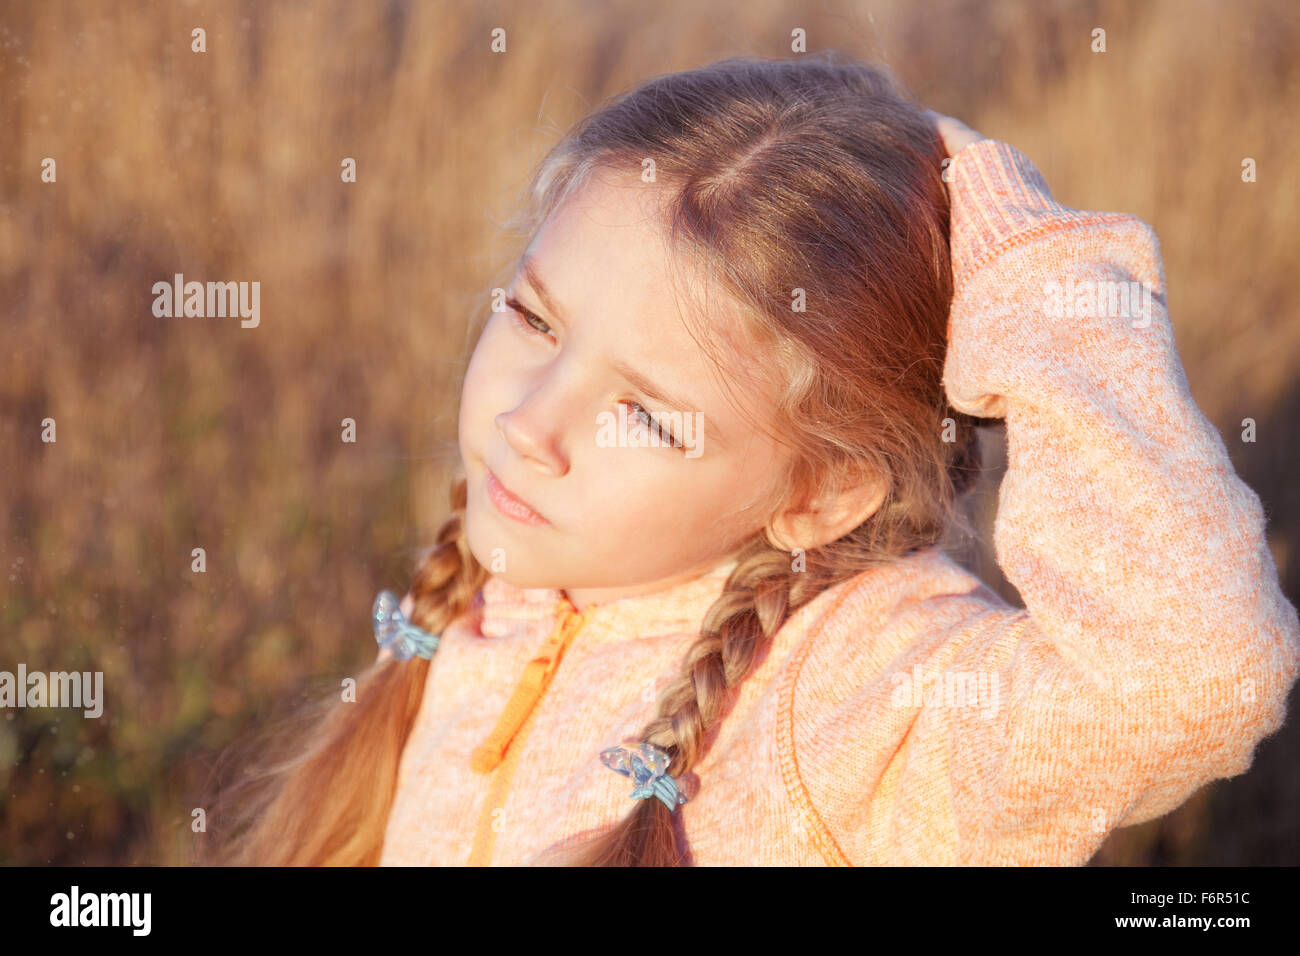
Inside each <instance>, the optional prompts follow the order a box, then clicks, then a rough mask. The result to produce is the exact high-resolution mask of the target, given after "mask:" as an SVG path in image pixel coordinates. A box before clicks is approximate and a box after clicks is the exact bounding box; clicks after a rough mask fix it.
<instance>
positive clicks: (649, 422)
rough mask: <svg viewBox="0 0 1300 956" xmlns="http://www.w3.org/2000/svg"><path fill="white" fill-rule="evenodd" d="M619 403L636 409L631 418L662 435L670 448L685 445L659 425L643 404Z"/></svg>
mask: <svg viewBox="0 0 1300 956" xmlns="http://www.w3.org/2000/svg"><path fill="white" fill-rule="evenodd" d="M621 404H623V405H626V406H627V407H628V408H631V409H636V411H633V413H632V418H633V420H634V421H637V422H640V423H641V424H643V425H645V427H646V428H649V429H650V430H651V431H652V432H656V433H658V434H659V435H660V436H662V440H663V442H664V443H665V444H667V445H669V446H670V447H672V448H683V447H685V446H683V445H682V443H681V442H679V441H678V440H677V436H675V435H674V434H673V433H672V432H670V431H668V429H666V428H664V427H663V426H662V425H660V424H659V422H658V421H656V420H655V417H654V416H653V415H651V414H650V413H649V412H648V411H646V410H645V407H644V406H642V405H639V404H638V403H636V402H622V403H621Z"/></svg>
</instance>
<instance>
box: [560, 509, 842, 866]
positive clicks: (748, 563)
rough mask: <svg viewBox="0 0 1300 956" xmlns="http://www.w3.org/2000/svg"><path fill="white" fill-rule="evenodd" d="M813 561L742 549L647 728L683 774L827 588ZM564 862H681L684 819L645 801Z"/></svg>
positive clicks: (646, 735)
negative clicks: (797, 568) (798, 565)
mask: <svg viewBox="0 0 1300 956" xmlns="http://www.w3.org/2000/svg"><path fill="white" fill-rule="evenodd" d="M822 578H823V575H822V574H820V573H819V572H818V571H817V570H816V569H814V568H812V567H810V568H809V570H807V571H804V572H793V571H791V569H790V556H789V554H787V553H786V552H785V551H780V550H777V549H776V548H774V547H772V546H771V545H770V544H768V543H767V541H766V540H765V539H764V537H763V536H762V535H759V536H758V537H756V538H755V539H754V540H753V541H752V542H751V543H750V544H749V545H748V546H747V547H746V548H745V549H744V551H742V553H741V556H740V559H739V561H738V563H737V565H736V568H735V569H734V570H733V571H732V572H731V576H730V577H728V579H727V584H726V587H725V589H724V590H723V592H722V593H721V594H720V595H719V596H718V599H717V600H716V601H715V602H714V603H713V605H712V606H711V607H710V608H709V611H708V613H707V614H706V615H705V617H704V621H703V623H702V625H701V633H700V636H699V638H698V639H697V640H696V641H695V643H694V644H692V645H691V647H690V649H689V650H688V651H687V653H686V657H685V661H684V662H683V665H682V673H681V674H680V676H678V678H677V679H676V680H675V681H673V682H672V683H671V684H669V685H668V687H667V688H665V689H664V691H663V693H662V694H661V695H660V698H659V713H658V714H657V715H656V717H655V718H654V719H653V720H651V721H650V723H649V724H648V725H646V727H645V728H644V729H643V731H642V733H641V738H640V739H642V740H647V741H649V742H650V743H653V744H655V745H656V746H658V747H661V748H662V749H663V750H664V751H666V752H667V753H668V754H669V755H670V757H671V761H670V763H669V766H668V773H670V774H672V775H673V776H674V777H678V778H679V779H680V778H681V777H682V776H683V775H684V774H686V773H689V772H690V770H691V768H692V767H694V766H695V764H696V763H697V762H698V761H699V759H700V757H701V756H702V753H703V743H704V739H705V737H706V736H707V735H708V733H709V731H710V730H711V729H712V728H713V726H714V724H716V723H717V721H718V718H719V716H720V715H721V713H722V711H723V708H724V705H725V704H726V699H727V696H728V694H729V693H730V692H731V691H733V690H734V689H735V688H736V687H737V686H738V685H739V684H740V683H741V682H742V681H744V680H745V678H746V677H748V676H749V674H750V672H751V671H752V670H753V668H754V664H755V662H756V661H757V660H758V659H759V657H760V656H761V654H762V652H763V651H764V650H766V649H767V647H768V646H769V644H770V643H771V641H772V639H773V637H775V635H776V633H777V632H778V631H779V630H780V629H781V627H782V625H784V624H785V621H786V619H787V618H788V617H789V615H790V614H791V613H792V611H793V610H794V609H796V608H798V607H799V606H801V605H802V604H803V603H804V602H805V601H807V600H809V599H811V597H813V596H814V595H816V594H817V593H819V592H820V591H822V590H823V589H824V588H825V587H826V586H827V583H828V582H827V581H826V580H823V579H822ZM559 852H560V855H561V857H562V858H563V859H562V860H561V861H560V862H556V859H555V858H554V857H552V856H550V855H549V854H548V855H547V856H545V857H543V858H539V859H538V860H535V861H534V862H535V863H539V864H542V865H568V866H680V865H682V864H684V863H689V862H690V858H689V850H688V849H687V848H686V847H685V840H684V838H683V835H682V833H681V831H680V819H679V818H678V816H677V815H676V814H674V813H673V812H672V811H670V810H669V809H668V808H667V807H665V806H664V805H663V803H661V802H660V801H658V800H640V801H637V806H636V807H634V808H633V809H632V811H631V812H630V813H629V814H628V815H627V817H625V818H624V819H623V821H621V822H620V823H619V824H618V825H617V826H615V827H614V828H613V829H612V830H610V831H609V832H607V833H605V834H602V835H601V836H598V837H596V838H595V839H594V840H591V841H590V842H587V843H583V844H581V845H579V846H578V847H577V849H576V851H575V850H574V849H573V848H572V847H571V846H567V845H566V846H565V847H564V848H563V849H561V850H560V851H559Z"/></svg>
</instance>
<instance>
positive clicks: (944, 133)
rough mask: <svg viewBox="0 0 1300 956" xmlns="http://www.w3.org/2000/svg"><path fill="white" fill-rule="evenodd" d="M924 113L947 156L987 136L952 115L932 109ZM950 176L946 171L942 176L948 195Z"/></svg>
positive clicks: (950, 192)
mask: <svg viewBox="0 0 1300 956" xmlns="http://www.w3.org/2000/svg"><path fill="white" fill-rule="evenodd" d="M925 115H926V116H928V117H929V118H930V120H931V122H933V123H934V125H935V127H936V128H937V129H938V130H939V136H940V137H941V138H942V139H943V148H944V149H945V150H947V152H948V155H949V156H956V155H957V154H958V153H959V152H961V150H962V148H963V147H965V146H969V145H970V144H971V143H978V142H979V141H980V140H982V139H987V138H988V137H987V136H984V135H983V134H981V133H978V132H976V131H975V130H973V129H971V128H970V127H969V126H967V125H966V124H965V123H963V122H962V121H961V120H959V119H955V118H954V117H951V116H944V115H943V114H942V113H936V112H935V111H934V110H926V111H925ZM951 176H952V173H951V172H948V173H945V175H944V177H943V184H944V188H946V189H947V190H948V195H949V197H951V196H952V185H951V183H950V182H949V179H950V178H951Z"/></svg>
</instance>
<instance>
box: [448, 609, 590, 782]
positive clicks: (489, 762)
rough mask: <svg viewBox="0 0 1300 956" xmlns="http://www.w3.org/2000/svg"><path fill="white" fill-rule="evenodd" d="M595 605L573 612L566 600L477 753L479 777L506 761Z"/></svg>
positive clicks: (473, 764)
mask: <svg viewBox="0 0 1300 956" xmlns="http://www.w3.org/2000/svg"><path fill="white" fill-rule="evenodd" d="M594 608H595V605H594V604H588V605H587V606H586V607H585V608H583V610H582V611H577V610H576V609H574V607H573V604H572V602H570V601H568V600H567V599H566V600H565V602H564V604H563V605H561V612H562V616H561V619H560V622H559V624H558V625H557V626H556V628H555V630H554V631H552V632H551V636H550V637H548V638H547V639H546V643H545V644H544V645H543V646H542V650H541V653H539V654H538V655H537V656H536V657H534V658H533V659H532V660H530V661H529V662H528V663H527V664H526V665H525V666H524V673H523V676H522V677H520V678H519V683H518V685H516V687H515V692H514V693H513V694H512V695H511V697H510V700H509V701H508V702H507V703H506V708H505V710H503V711H502V712H501V716H500V718H498V719H497V725H496V727H495V728H494V729H493V731H492V733H491V734H489V735H488V738H487V740H485V741H484V742H483V743H481V744H480V745H479V746H478V747H476V748H475V749H474V755H473V757H472V758H471V760H470V767H471V768H472V769H473V770H475V771H476V772H478V773H491V772H492V771H493V770H495V769H496V768H497V766H498V765H499V764H500V763H501V761H502V760H503V759H504V758H505V754H506V751H507V750H508V749H509V748H510V743H511V741H513V740H514V739H515V735H516V734H517V733H519V728H520V727H522V726H523V725H524V721H526V720H527V719H528V715H529V714H530V713H532V711H533V708H534V707H535V706H537V701H538V699H539V698H540V697H541V696H542V692H543V691H544V690H546V687H547V685H548V684H550V682H551V678H552V676H554V674H555V670H556V668H557V667H559V666H560V660H561V659H562V658H563V657H564V652H565V650H566V649H567V648H568V646H569V645H570V644H571V643H572V642H573V638H574V636H575V635H576V634H577V633H578V631H580V630H582V626H583V625H584V624H585V623H586V622H587V618H588V617H589V616H590V613H591V611H592V610H593V609H594Z"/></svg>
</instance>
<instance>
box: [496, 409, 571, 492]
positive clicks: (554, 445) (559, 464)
mask: <svg viewBox="0 0 1300 956" xmlns="http://www.w3.org/2000/svg"><path fill="white" fill-rule="evenodd" d="M494 421H495V424H496V428H497V431H498V432H499V433H500V435H501V437H502V438H504V439H505V441H506V444H507V445H509V446H510V447H511V449H512V450H513V451H514V452H515V454H517V455H518V456H519V457H520V458H522V459H524V460H525V461H527V462H528V463H529V464H530V465H531V467H533V468H535V469H537V470H539V471H541V472H543V473H545V474H548V475H555V476H557V477H558V476H560V475H563V474H564V471H565V468H566V467H567V466H566V464H565V458H564V454H563V452H562V451H561V449H560V435H559V432H558V431H557V430H556V429H553V428H549V427H547V426H546V425H544V424H541V423H539V422H538V421H536V420H535V419H533V418H530V417H529V416H528V413H527V411H526V410H525V409H524V408H523V407H520V408H516V409H515V410H514V411H511V412H502V413H501V414H499V415H497V416H496V418H495V419H494Z"/></svg>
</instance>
